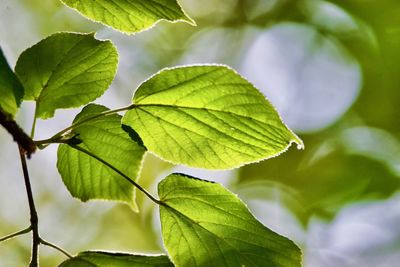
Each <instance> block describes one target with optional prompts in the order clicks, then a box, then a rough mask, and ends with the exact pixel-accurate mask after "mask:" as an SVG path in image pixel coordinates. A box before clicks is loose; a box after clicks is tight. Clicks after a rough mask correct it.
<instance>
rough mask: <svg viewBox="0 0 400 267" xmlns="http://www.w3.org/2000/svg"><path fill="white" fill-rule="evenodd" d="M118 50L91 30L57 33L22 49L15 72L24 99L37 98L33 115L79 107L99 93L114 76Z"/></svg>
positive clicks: (51, 114) (39, 116)
mask: <svg viewBox="0 0 400 267" xmlns="http://www.w3.org/2000/svg"><path fill="white" fill-rule="evenodd" d="M117 64H118V53H117V50H116V49H115V47H114V45H113V44H112V43H111V41H99V40H96V39H95V38H94V34H76V33H56V34H53V35H51V36H49V37H47V38H46V39H44V40H42V41H40V42H39V43H37V44H36V45H34V46H32V47H31V48H28V49H27V50H25V51H24V52H23V53H22V54H21V56H20V57H19V59H18V61H17V65H16V67H15V72H16V74H17V76H18V77H19V78H20V80H21V82H22V84H23V85H24V88H25V96H24V99H25V100H35V101H36V117H38V118H42V119H46V118H51V117H52V116H54V112H55V110H56V109H60V108H72V107H79V106H82V105H85V104H88V103H90V102H91V101H93V100H95V99H96V98H98V97H99V96H101V95H102V94H103V93H104V92H105V91H106V90H107V88H108V87H109V86H110V84H111V82H112V80H113V79H114V76H115V72H116V70H117Z"/></svg>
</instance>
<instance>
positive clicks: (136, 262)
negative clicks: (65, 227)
mask: <svg viewBox="0 0 400 267" xmlns="http://www.w3.org/2000/svg"><path fill="white" fill-rule="evenodd" d="M171 266H174V265H173V264H172V263H171V261H170V260H169V259H168V257H167V256H164V255H159V256H151V255H133V254H125V253H109V252H100V251H88V252H81V253H79V255H78V256H76V257H74V258H72V259H68V260H66V261H65V262H63V263H62V264H61V265H60V267H171Z"/></svg>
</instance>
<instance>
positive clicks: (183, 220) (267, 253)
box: [158, 174, 301, 267]
mask: <svg viewBox="0 0 400 267" xmlns="http://www.w3.org/2000/svg"><path fill="white" fill-rule="evenodd" d="M158 194H159V196H160V200H161V201H162V202H163V203H164V204H163V205H160V217H161V226H162V235H163V240H164V244H165V246H166V248H167V250H168V254H169V255H170V257H171V259H172V261H173V262H174V263H175V264H176V265H177V266H192V267H196V266H219V267H222V266H269V267H276V266H280V267H291V266H301V252H300V249H299V248H298V247H297V246H296V245H295V244H294V243H293V242H292V241H290V240H289V239H287V238H285V237H282V236H280V235H278V234H277V233H275V232H273V231H271V230H270V229H268V228H266V227H265V226H264V225H262V224H261V223H260V222H259V221H257V220H256V219H255V218H254V216H253V215H252V214H251V213H250V212H249V210H248V209H247V207H246V206H245V204H244V203H243V202H242V201H241V200H240V199H239V198H237V197H236V196H235V195H234V194H232V193H231V192H229V191H228V190H227V189H225V188H223V187H222V186H221V185H219V184H216V183H211V182H207V181H203V180H199V179H196V178H192V177H188V176H184V175H182V174H171V175H169V176H168V177H167V178H165V179H164V180H163V181H162V182H161V183H160V184H159V186H158Z"/></svg>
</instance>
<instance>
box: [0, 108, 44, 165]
mask: <svg viewBox="0 0 400 267" xmlns="http://www.w3.org/2000/svg"><path fill="white" fill-rule="evenodd" d="M0 124H1V125H2V126H3V127H4V128H5V129H6V130H7V131H8V132H9V133H10V134H11V135H12V137H13V138H14V141H15V142H17V143H18V145H19V147H20V149H23V151H24V152H25V154H26V155H27V156H28V158H30V156H31V154H33V153H34V152H35V151H36V145H35V143H34V142H33V140H32V138H30V137H29V135H27V134H26V133H25V132H24V130H22V129H21V127H19V125H18V124H17V123H16V122H15V120H14V119H13V118H12V116H10V115H9V114H7V113H5V112H3V110H1V109H0Z"/></svg>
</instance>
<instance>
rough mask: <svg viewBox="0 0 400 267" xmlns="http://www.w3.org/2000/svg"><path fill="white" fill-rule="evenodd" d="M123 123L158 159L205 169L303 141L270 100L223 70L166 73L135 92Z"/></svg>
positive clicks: (263, 156) (249, 159) (235, 164)
mask: <svg viewBox="0 0 400 267" xmlns="http://www.w3.org/2000/svg"><path fill="white" fill-rule="evenodd" d="M133 102H134V103H135V107H134V108H133V109H132V110H130V111H128V112H127V113H126V114H125V116H124V118H123V120H122V122H123V124H126V125H129V126H130V127H132V128H133V129H135V131H137V133H138V134H139V135H140V137H141V138H142V140H143V142H144V144H145V146H146V147H147V148H148V149H149V150H150V151H152V152H154V153H156V154H157V155H159V156H160V157H161V158H163V159H165V160H168V161H171V162H173V163H177V164H186V165H189V166H192V167H200V168H208V169H227V168H234V167H239V166H241V165H243V164H246V163H251V162H255V161H259V160H262V159H266V158H269V157H273V156H276V155H278V154H279V153H281V152H282V151H285V150H286V149H287V148H288V147H289V146H290V144H291V143H292V142H296V143H297V144H298V145H299V146H300V147H301V146H302V141H301V140H300V139H299V138H298V137H297V136H296V135H295V134H293V133H292V132H291V131H290V130H289V129H288V128H287V127H286V125H285V124H284V123H283V122H282V121H281V119H280V117H279V115H278V113H277V112H276V111H275V109H274V108H273V106H272V105H271V104H270V103H269V102H268V100H267V99H266V98H265V97H264V96H263V95H262V94H261V93H260V92H259V91H258V90H257V89H256V88H255V87H254V86H253V85H252V84H250V83H249V82H248V81H247V80H246V79H244V78H243V77H241V76H240V75H239V74H237V73H236V72H235V71H233V70H232V69H230V68H228V67H225V66H217V65H204V66H189V67H179V68H173V69H165V70H163V71H161V72H160V73H158V74H156V75H155V76H153V77H152V78H150V79H149V80H147V81H146V82H144V83H143V84H142V85H140V86H139V88H138V90H137V91H136V93H135V95H134V97H133Z"/></svg>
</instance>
